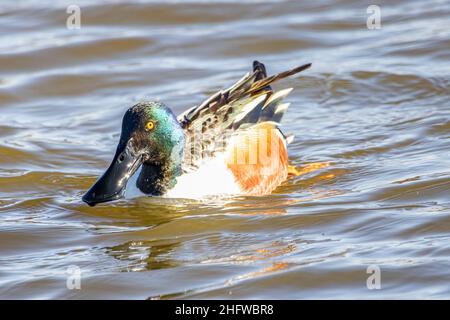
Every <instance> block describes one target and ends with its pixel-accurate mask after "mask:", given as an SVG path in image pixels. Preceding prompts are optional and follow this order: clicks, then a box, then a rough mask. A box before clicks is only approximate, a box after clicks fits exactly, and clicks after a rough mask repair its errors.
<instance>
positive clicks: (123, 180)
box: [83, 102, 184, 206]
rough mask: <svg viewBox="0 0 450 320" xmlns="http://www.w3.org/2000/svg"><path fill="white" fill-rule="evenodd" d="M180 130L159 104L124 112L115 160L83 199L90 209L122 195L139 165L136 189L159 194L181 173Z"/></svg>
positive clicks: (137, 106) (181, 139)
mask: <svg viewBox="0 0 450 320" xmlns="http://www.w3.org/2000/svg"><path fill="white" fill-rule="evenodd" d="M183 147H184V134H183V129H182V128H181V126H180V124H179V123H178V121H177V119H176V117H175V115H174V114H173V113H172V111H171V110H170V109H169V108H167V107H166V106H165V105H163V104H161V103H159V102H141V103H138V104H136V105H134V106H133V107H131V108H130V109H128V110H127V112H126V113H125V115H124V117H123V121H122V133H121V135H120V141H119V144H118V146H117V150H116V153H115V155H114V159H113V160H112V163H111V165H110V166H109V168H108V169H107V170H106V172H105V173H104V174H103V175H102V176H101V177H100V178H99V179H98V180H97V182H96V183H95V184H94V185H93V186H92V187H91V188H90V189H89V191H88V192H87V193H86V194H85V195H84V196H83V201H84V202H86V203H87V204H89V205H91V206H93V205H95V204H97V203H100V202H107V201H112V200H116V199H119V198H121V197H122V196H123V194H124V192H125V189H126V185H127V182H128V180H129V178H130V177H131V176H132V175H133V174H134V173H135V172H136V171H137V169H138V168H140V167H141V166H142V170H141V173H140V175H139V177H138V179H137V183H136V184H137V187H138V188H139V189H140V190H141V191H142V192H144V193H146V194H155V195H156V194H162V193H164V191H165V190H166V189H167V188H170V186H171V185H174V183H175V178H176V176H178V175H179V173H180V170H181V159H182V155H183Z"/></svg>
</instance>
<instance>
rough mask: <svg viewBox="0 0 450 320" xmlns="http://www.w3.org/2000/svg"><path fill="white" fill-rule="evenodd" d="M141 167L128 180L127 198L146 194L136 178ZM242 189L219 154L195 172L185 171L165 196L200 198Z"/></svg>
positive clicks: (228, 193) (229, 193)
mask: <svg viewBox="0 0 450 320" xmlns="http://www.w3.org/2000/svg"><path fill="white" fill-rule="evenodd" d="M140 171H141V169H139V170H138V171H137V172H136V173H135V174H134V175H133V176H132V177H131V178H130V180H129V181H128V184H127V189H126V192H125V198H127V199H130V198H136V197H140V196H145V194H143V193H142V192H141V191H140V190H139V189H138V188H137V187H136V180H137V177H138V176H139V173H140ZM240 193H241V189H240V187H239V185H238V184H237V182H236V180H235V178H234V175H233V173H232V172H231V171H230V170H229V169H228V167H227V165H226V162H225V156H224V155H223V154H219V155H217V156H215V157H214V158H212V159H208V160H206V161H205V162H204V163H202V164H201V165H200V166H199V169H198V170H196V171H193V172H189V173H185V174H183V175H181V176H179V177H178V178H177V184H176V185H175V187H174V188H172V189H170V190H169V191H168V192H167V193H166V194H165V195H164V196H163V197H165V198H185V199H200V198H203V197H207V196H230V195H238V194H240Z"/></svg>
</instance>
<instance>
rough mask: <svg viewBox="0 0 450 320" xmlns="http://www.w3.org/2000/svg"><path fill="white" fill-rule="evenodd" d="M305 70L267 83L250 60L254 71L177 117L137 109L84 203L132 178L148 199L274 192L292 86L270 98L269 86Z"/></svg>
mask: <svg viewBox="0 0 450 320" xmlns="http://www.w3.org/2000/svg"><path fill="white" fill-rule="evenodd" d="M310 66H311V64H305V65H303V66H300V67H296V68H294V69H291V70H288V71H285V72H282V73H279V74H276V75H273V76H270V77H268V76H267V74H266V69H265V66H264V65H263V64H262V63H260V62H258V61H255V62H254V63H253V72H251V73H247V74H246V75H245V76H244V77H243V78H242V79H241V80H239V81H238V82H236V83H235V84H234V85H233V86H231V87H230V88H228V89H227V90H222V91H219V92H217V93H216V94H214V95H212V96H211V97H210V98H209V99H207V100H206V101H204V102H203V103H202V104H200V105H199V106H195V107H193V108H191V109H189V110H187V111H185V112H184V113H182V114H181V115H180V116H178V118H177V117H176V116H175V115H174V114H173V113H172V111H171V110H170V109H169V108H167V107H166V106H165V105H163V104H162V103H160V102H141V103H138V104H136V105H134V106H133V107H131V108H130V109H128V110H127V112H126V113H125V115H124V117H123V121H122V133H121V136H120V141H119V144H118V146H117V150H116V153H115V155H114V159H113V161H112V163H111V165H110V166H109V168H108V169H107V170H106V172H105V173H104V174H103V175H102V176H101V177H100V178H99V179H98V181H97V182H96V183H95V184H94V185H93V186H92V187H91V188H90V189H89V191H88V192H87V193H86V194H85V195H84V196H83V201H84V202H86V203H87V204H89V205H91V206H93V205H95V204H97V203H100V202H107V201H112V200H116V199H119V198H121V197H123V196H124V194H125V190H126V187H127V183H128V180H130V178H131V177H132V176H133V177H134V180H135V185H136V187H137V188H138V189H139V190H140V191H141V192H143V193H144V194H147V195H169V196H175V197H186V196H185V194H183V193H184V192H186V191H192V190H193V189H195V188H196V186H204V187H205V188H206V190H203V191H206V193H207V194H210V195H213V194H218V193H230V194H241V195H264V194H268V193H271V192H272V191H273V190H274V189H275V188H276V187H277V186H279V185H280V184H281V183H282V182H283V181H284V180H285V179H286V178H287V176H288V172H289V170H290V166H289V165H288V156H287V144H288V143H289V142H290V140H291V138H290V137H287V136H285V135H284V134H283V133H282V132H281V130H280V129H279V127H278V124H279V123H280V121H281V118H282V116H283V114H284V113H285V112H286V110H287V107H288V106H289V104H287V103H282V100H283V98H284V97H285V96H286V95H287V94H288V93H289V92H290V91H291V90H292V88H289V89H285V90H281V91H277V92H274V91H273V90H272V88H271V87H270V84H271V83H273V82H274V81H276V80H279V79H282V78H285V77H288V76H290V75H293V74H296V73H298V72H301V71H303V70H305V69H307V68H309V67H310ZM205 168H208V169H207V170H206V169H205ZM138 169H139V170H140V171H139V172H137V171H138ZM198 179H202V180H198ZM205 188H203V189H205Z"/></svg>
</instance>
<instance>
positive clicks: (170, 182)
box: [136, 158, 182, 196]
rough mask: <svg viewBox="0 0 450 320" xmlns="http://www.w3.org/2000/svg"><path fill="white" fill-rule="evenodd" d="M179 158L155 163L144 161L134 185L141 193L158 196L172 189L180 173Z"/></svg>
mask: <svg viewBox="0 0 450 320" xmlns="http://www.w3.org/2000/svg"><path fill="white" fill-rule="evenodd" d="M181 173H182V170H181V161H180V159H179V158H178V159H170V160H168V161H164V162H160V163H157V164H153V163H144V164H143V165H142V169H141V172H140V174H139V176H138V179H137V181H136V186H137V187H138V188H139V190H141V191H142V192H143V193H145V194H148V195H154V196H159V195H163V194H165V193H166V192H167V190H170V189H172V188H173V187H174V186H175V184H176V183H177V177H178V176H179V175H181Z"/></svg>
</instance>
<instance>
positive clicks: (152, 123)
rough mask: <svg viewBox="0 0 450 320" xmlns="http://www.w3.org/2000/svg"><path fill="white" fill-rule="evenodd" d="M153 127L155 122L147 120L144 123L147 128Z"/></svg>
mask: <svg viewBox="0 0 450 320" xmlns="http://www.w3.org/2000/svg"><path fill="white" fill-rule="evenodd" d="M154 127H155V123H154V122H153V121H149V122H147V124H146V125H145V128H146V129H147V130H153V128H154Z"/></svg>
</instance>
